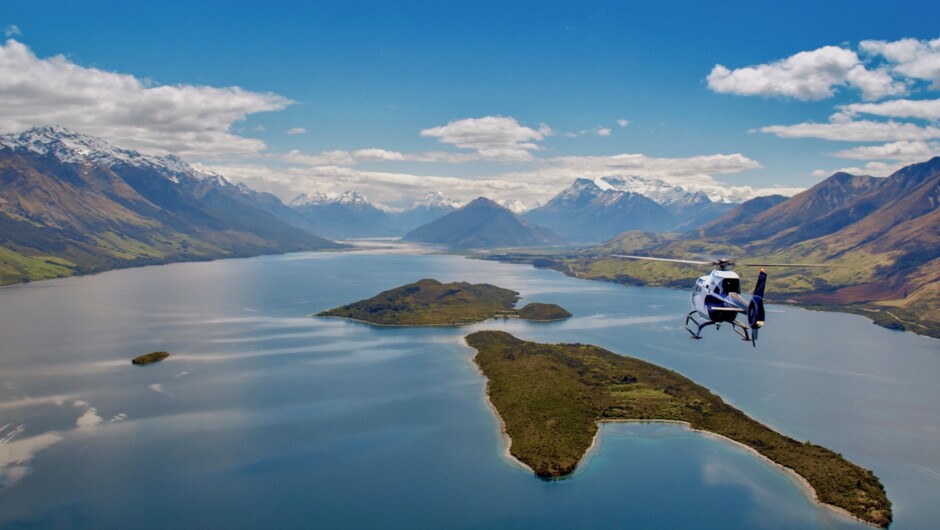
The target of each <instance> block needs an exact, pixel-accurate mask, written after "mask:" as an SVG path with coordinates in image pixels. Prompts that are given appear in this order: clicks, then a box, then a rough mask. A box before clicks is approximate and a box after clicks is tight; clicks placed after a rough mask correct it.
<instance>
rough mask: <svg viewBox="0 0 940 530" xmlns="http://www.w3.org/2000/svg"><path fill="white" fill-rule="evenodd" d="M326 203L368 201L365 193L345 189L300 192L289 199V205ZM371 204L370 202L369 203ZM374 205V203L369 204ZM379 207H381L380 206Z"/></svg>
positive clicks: (353, 203)
mask: <svg viewBox="0 0 940 530" xmlns="http://www.w3.org/2000/svg"><path fill="white" fill-rule="evenodd" d="M326 204H342V205H344V206H363V205H366V204H370V203H369V199H368V198H367V197H366V196H365V195H360V194H359V193H358V192H355V191H351V190H347V191H344V192H343V193H336V192H327V193H321V192H319V191H315V192H313V193H311V194H306V193H301V194H300V195H298V196H297V197H296V198H295V199H294V200H292V201H290V206H292V207H298V206H321V205H326ZM370 205H371V204H370ZM371 206H375V205H371ZM380 209H381V208H380Z"/></svg>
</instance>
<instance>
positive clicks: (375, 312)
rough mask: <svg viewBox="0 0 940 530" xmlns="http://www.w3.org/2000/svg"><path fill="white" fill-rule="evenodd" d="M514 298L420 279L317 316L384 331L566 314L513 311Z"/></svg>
mask: <svg viewBox="0 0 940 530" xmlns="http://www.w3.org/2000/svg"><path fill="white" fill-rule="evenodd" d="M518 301H519V293H517V292H516V291H512V290H510V289H503V288H502V287H497V286H495V285H489V284H486V283H479V284H471V283H467V282H452V283H441V282H439V281H437V280H430V279H426V280H420V281H417V282H415V283H409V284H408V285H403V286H401V287H397V288H395V289H391V290H388V291H384V292H382V293H379V294H377V295H376V296H373V297H372V298H369V299H366V300H360V301H358V302H354V303H352V304H348V305H344V306H342V307H337V308H335V309H330V310H328V311H323V312H321V313H317V316H321V317H343V318H350V319H353V320H361V321H364V322H369V323H371V324H378V325H384V326H453V325H461V324H473V323H475V322H482V321H484V320H488V319H490V318H493V317H506V318H526V319H532V320H559V319H562V318H567V317H570V316H571V313H569V312H567V311H565V310H564V309H562V308H561V307H558V306H557V305H554V304H535V303H533V304H529V305H527V306H525V307H524V308H522V309H521V310H516V309H514V307H515V305H516V302H518Z"/></svg>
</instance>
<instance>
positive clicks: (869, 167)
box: [813, 162, 906, 178]
mask: <svg viewBox="0 0 940 530" xmlns="http://www.w3.org/2000/svg"><path fill="white" fill-rule="evenodd" d="M905 165H906V164H886V163H884V162H868V163H867V164H865V165H864V166H861V167H859V166H850V167H841V168H839V169H817V170H816V171H813V176H814V177H821V178H822V177H828V176H829V175H832V174H833V173H848V174H850V175H869V176H872V177H887V176H890V175H891V174H892V173H894V172H895V171H897V170H899V169H901V168H902V167H904V166H905Z"/></svg>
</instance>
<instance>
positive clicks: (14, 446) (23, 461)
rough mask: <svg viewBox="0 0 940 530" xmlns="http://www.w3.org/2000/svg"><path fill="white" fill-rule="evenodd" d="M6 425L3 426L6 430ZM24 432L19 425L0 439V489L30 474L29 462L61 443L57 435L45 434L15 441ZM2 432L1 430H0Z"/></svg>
mask: <svg viewBox="0 0 940 530" xmlns="http://www.w3.org/2000/svg"><path fill="white" fill-rule="evenodd" d="M8 426H9V424H8V425H4V426H3V429H6V428H7V427H8ZM25 431H26V426H25V425H19V426H17V427H16V428H15V429H12V430H11V431H10V432H8V433H7V434H6V435H5V436H4V437H3V438H0V488H8V487H10V486H12V485H14V484H16V483H17V482H19V480H20V479H22V478H23V477H25V476H26V475H28V474H29V472H30V467H29V461H30V460H32V459H33V457H34V456H35V455H36V453H38V452H39V451H42V450H43V449H45V448H47V447H49V446H50V445H53V444H55V443H58V442H61V441H62V439H63V438H62V436H60V435H59V434H58V433H54V432H47V433H43V434H40V435H38V436H32V437H29V438H21V439H19V440H17V439H15V438H16V437H17V436H19V435H20V434H22V433H24V432H25ZM0 432H2V429H0Z"/></svg>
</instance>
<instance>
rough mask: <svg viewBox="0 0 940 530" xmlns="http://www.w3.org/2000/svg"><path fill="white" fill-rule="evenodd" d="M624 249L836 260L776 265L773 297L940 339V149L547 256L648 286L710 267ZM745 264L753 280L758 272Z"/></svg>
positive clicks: (681, 280)
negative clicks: (688, 222) (702, 218)
mask: <svg viewBox="0 0 940 530" xmlns="http://www.w3.org/2000/svg"><path fill="white" fill-rule="evenodd" d="M622 253H629V254H639V255H649V256H658V257H674V258H686V259H714V258H715V257H729V258H739V259H742V261H744V260H745V258H746V260H747V261H753V260H759V262H763V263H814V264H829V265H832V266H833V267H831V268H816V269H811V270H809V269H805V268H800V267H783V268H775V269H774V270H773V273H772V276H771V278H770V280H769V282H770V283H769V284H768V285H769V287H768V297H769V299H772V300H776V301H784V300H790V301H796V302H799V303H803V304H806V305H816V306H820V307H834V308H838V309H839V310H842V311H845V310H854V311H857V312H860V313H862V314H864V315H866V316H869V317H871V318H873V319H874V320H875V321H876V322H878V323H879V324H882V325H886V326H889V327H895V328H903V329H910V330H913V331H917V332H920V333H925V334H930V335H932V336H936V337H940V157H936V158H933V159H931V160H929V161H926V162H922V163H919V164H913V165H910V166H907V167H905V168H902V169H900V170H898V171H897V172H895V173H893V174H892V175H890V176H889V177H885V178H878V177H871V176H864V175H850V174H848V173H841V172H840V173H835V174H833V175H832V176H830V177H829V178H827V179H825V180H823V181H822V182H820V183H818V184H817V185H815V186H813V187H812V188H810V189H807V190H805V191H803V192H801V193H799V194H797V195H794V196H793V197H790V198H785V197H781V196H768V197H759V198H756V199H752V200H750V201H747V202H745V203H742V204H740V205H737V206H736V207H734V208H733V209H732V210H730V211H728V212H726V213H725V214H724V215H723V216H722V217H720V218H718V219H716V220H714V221H712V222H711V223H708V224H705V225H704V226H701V227H700V228H698V229H696V230H692V231H689V232H686V233H684V234H678V235H677V234H671V235H670V234H650V233H645V232H638V231H632V232H625V233H623V234H620V235H619V236H617V237H616V238H614V239H612V240H610V241H607V242H605V243H604V244H602V245H599V246H597V247H593V248H591V249H587V250H584V251H582V252H581V253H579V254H576V255H566V256H562V257H559V256H554V257H553V256H545V255H539V256H538V257H537V259H538V260H539V262H540V263H544V264H545V266H550V267H552V268H556V269H558V270H562V271H565V272H567V273H569V274H576V275H577V276H578V277H581V278H593V279H604V280H612V281H618V282H623V283H642V284H647V285H666V286H676V287H677V286H687V285H689V284H690V282H691V281H694V278H695V277H697V276H698V275H699V274H700V273H701V272H702V271H701V270H697V269H695V268H691V267H687V266H682V265H673V264H666V263H662V262H657V263H651V262H645V261H638V262H636V261H629V260H622V259H616V258H611V257H610V255H611V254H622ZM511 258H512V261H523V257H520V255H516V256H512V257H511ZM507 259H508V257H507ZM530 261H532V260H530ZM739 272H740V274H741V275H742V278H743V279H744V280H745V283H749V282H751V281H753V278H752V277H751V276H753V272H752V271H750V270H748V269H742V270H740V271H739Z"/></svg>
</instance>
